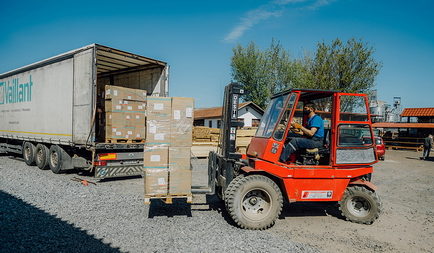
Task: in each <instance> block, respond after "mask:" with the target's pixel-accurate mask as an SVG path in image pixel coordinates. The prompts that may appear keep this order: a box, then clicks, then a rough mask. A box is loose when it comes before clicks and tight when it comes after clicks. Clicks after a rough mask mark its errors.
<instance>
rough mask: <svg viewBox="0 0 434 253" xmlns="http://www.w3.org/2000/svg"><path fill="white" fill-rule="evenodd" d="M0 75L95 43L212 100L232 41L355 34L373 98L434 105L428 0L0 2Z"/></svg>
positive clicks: (299, 44) (290, 43)
mask: <svg viewBox="0 0 434 253" xmlns="http://www.w3.org/2000/svg"><path fill="white" fill-rule="evenodd" d="M0 10H1V15H0V32H1V37H0V57H1V60H0V73H3V72H6V71H8V70H11V69H15V68H18V67H21V66H23V65H27V64H30V63H32V62H35V61H38V60H42V59H45V58H48V57H51V56H54V55H57V54H60V53H63V52H66V51H69V50H72V49H75V48H79V47H82V46H84V45H88V44H92V43H99V44H103V45H107V46H110V47H114V48H118V49H121V50H125V51H130V52H133V53H137V54H141V55H144V56H147V57H151V58H156V59H159V60H163V61H166V62H168V63H169V65H170V67H171V72H170V95H171V96H185V97H194V98H195V99H196V106H197V107H211V106H218V105H220V104H221V101H222V94H223V87H224V86H225V85H226V84H227V83H228V82H230V81H231V69H230V58H231V56H232V48H233V47H234V46H236V45H237V44H238V43H239V44H241V45H247V44H248V43H249V42H250V41H254V42H255V43H256V44H257V45H259V47H261V48H263V49H265V48H267V47H268V46H269V45H270V43H271V40H272V38H275V39H277V40H279V41H280V42H281V44H282V45H283V47H284V48H286V49H287V50H289V52H290V53H291V56H292V57H294V58H298V57H301V56H302V55H303V54H304V53H305V52H313V51H314V50H315V47H316V44H317V42H320V41H325V42H330V41H331V40H333V39H335V38H337V37H338V38H340V39H342V40H347V39H349V38H351V37H355V38H361V39H363V40H364V41H365V42H367V43H369V45H371V46H373V47H374V48H375V50H376V52H375V55H374V57H375V58H376V59H377V60H378V61H380V62H382V64H383V67H382V69H381V71H380V74H379V75H378V78H377V79H376V88H377V89H378V95H379V98H380V99H382V100H385V101H387V102H389V103H392V102H393V97H394V96H401V97H402V105H403V107H434V77H433V74H434V18H433V16H434V1H429V0H426V1H422V0H416V1H387V0H385V1H374V0H271V1H259V0H246V1H226V0H220V1H205V0H202V1H170V0H166V1H127V0H125V1H109V0H107V1H81V0H77V1H59V0H58V1H7V0H3V1H1V2H0Z"/></svg>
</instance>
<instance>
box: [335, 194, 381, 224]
mask: <svg viewBox="0 0 434 253" xmlns="http://www.w3.org/2000/svg"><path fill="white" fill-rule="evenodd" d="M339 210H340V211H341V214H342V216H344V217H345V219H346V220H348V221H351V222H355V223H360V224H372V223H373V222H374V221H375V220H376V219H377V218H378V216H379V215H380V213H381V201H380V198H379V197H378V195H377V193H376V192H374V191H371V190H369V189H367V188H365V187H363V186H349V187H348V188H347V189H346V190H345V192H344V196H343V197H342V200H341V201H339Z"/></svg>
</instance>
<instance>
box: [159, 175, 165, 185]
mask: <svg viewBox="0 0 434 253" xmlns="http://www.w3.org/2000/svg"><path fill="white" fill-rule="evenodd" d="M165 184H166V180H164V178H163V177H160V178H159V179H158V185H165Z"/></svg>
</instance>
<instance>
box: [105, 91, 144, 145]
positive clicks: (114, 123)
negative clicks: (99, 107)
mask: <svg viewBox="0 0 434 253" xmlns="http://www.w3.org/2000/svg"><path fill="white" fill-rule="evenodd" d="M105 88H106V90H105V99H106V100H105V121H106V124H105V129H106V131H105V138H106V139H109V140H119V139H126V140H131V139H132V140H143V139H145V137H146V127H145V126H146V114H145V112H146V111H145V110H146V91H145V90H138V89H130V88H125V87H119V86H111V85H106V87H105Z"/></svg>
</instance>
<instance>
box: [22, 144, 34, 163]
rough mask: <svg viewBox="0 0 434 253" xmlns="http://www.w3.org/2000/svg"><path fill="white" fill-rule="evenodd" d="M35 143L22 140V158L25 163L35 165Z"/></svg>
mask: <svg viewBox="0 0 434 253" xmlns="http://www.w3.org/2000/svg"><path fill="white" fill-rule="evenodd" d="M35 149H36V148H35V145H33V143H31V142H27V141H26V142H24V145H23V158H24V162H26V164H27V165H29V166H32V165H35Z"/></svg>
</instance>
